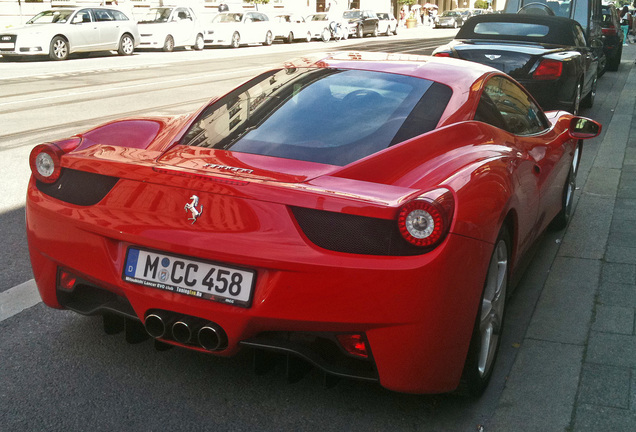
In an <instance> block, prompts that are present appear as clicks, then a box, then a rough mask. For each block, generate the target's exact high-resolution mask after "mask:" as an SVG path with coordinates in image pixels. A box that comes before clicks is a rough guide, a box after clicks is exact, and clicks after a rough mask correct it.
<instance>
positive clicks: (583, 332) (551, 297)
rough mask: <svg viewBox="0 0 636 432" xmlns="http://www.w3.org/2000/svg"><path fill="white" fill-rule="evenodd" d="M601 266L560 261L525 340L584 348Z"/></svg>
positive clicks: (591, 262) (554, 265)
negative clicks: (574, 345) (582, 346)
mask: <svg viewBox="0 0 636 432" xmlns="http://www.w3.org/2000/svg"><path fill="white" fill-rule="evenodd" d="M600 266H601V265H600V262H599V261H597V260H588V259H581V258H566V257H557V258H556V259H555V261H554V264H553V265H552V268H551V269H550V275H549V276H548V280H547V281H546V284H545V286H544V288H543V292H542V293H541V297H540V298H539V302H538V304H537V307H536V309H535V312H534V315H533V316H532V320H531V321H530V326H529V328H528V332H527V333H526V337H528V338H533V339H541V340H548V341H552V342H563V343H571V344H580V345H582V344H584V343H585V340H586V339H587V332H588V326H589V323H590V322H591V319H592V311H593V308H594V297H595V295H596V289H597V287H598V280H599V274H600Z"/></svg>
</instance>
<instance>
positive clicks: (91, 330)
mask: <svg viewBox="0 0 636 432" xmlns="http://www.w3.org/2000/svg"><path fill="white" fill-rule="evenodd" d="M439 34H440V35H446V34H452V32H451V33H443V34H442V33H441V32H440V33H439ZM436 35H437V33H436ZM356 43H358V45H354V44H356ZM442 43H443V41H442V40H430V39H426V40H422V39H415V40H414V39H409V38H405V37H398V38H378V39H373V40H372V39H366V40H365V41H364V44H363V45H359V42H356V41H348V42H347V43H346V45H349V46H351V45H354V46H353V47H352V48H354V49H364V50H374V51H390V52H408V53H411V54H428V53H430V52H431V51H432V49H433V48H434V47H436V46H438V45H440V44H442ZM344 45H345V44H342V45H340V46H339V45H336V44H335V43H332V44H322V43H319V42H313V43H310V44H304V43H303V44H294V45H277V46H274V47H250V48H245V49H240V50H205V51H204V52H203V53H199V52H191V51H183V52H177V53H166V54H164V53H141V54H138V55H135V56H132V57H130V58H121V57H116V56H111V55H105V56H91V57H89V58H86V59H76V60H72V61H68V62H63V63H54V62H48V61H30V60H28V61H17V62H15V61H6V60H0V95H2V96H0V125H1V126H0V155H1V156H2V165H1V168H0V169H1V172H0V175H1V178H2V179H3V180H2V186H3V187H2V193H1V194H0V227H1V228H0V229H1V230H2V239H3V240H2V244H3V247H2V248H0V259H2V262H3V263H4V265H2V266H0V274H1V275H2V277H1V278H0V293H2V292H3V291H7V290H10V289H11V288H13V287H15V286H16V285H19V284H21V283H23V282H26V281H28V280H30V279H31V278H32V275H31V270H30V265H29V262H28V253H27V249H26V241H25V238H24V193H25V190H26V183H27V180H28V176H29V169H28V154H29V151H30V150H31V148H32V147H33V146H34V145H36V144H38V143H40V142H43V141H47V140H53V139H57V138H62V137H64V136H67V135H69V134H72V133H73V132H77V131H81V130H85V129H88V128H90V127H92V126H95V125H97V124H100V123H102V122H104V121H108V120H111V119H115V118H118V117H121V116H137V115H155V114H162V115H164V114H169V115H171V114H181V113H184V112H190V111H192V110H194V109H196V108H198V107H199V106H201V105H202V104H204V103H205V102H206V101H207V100H208V99H210V98H211V97H212V96H214V95H216V94H221V93H223V92H225V91H227V90H228V89H230V88H231V87H233V86H235V85H236V84H238V83H239V82H241V81H244V80H245V79H246V78H248V77H250V76H253V75H255V74H256V73H257V72H258V71H260V70H263V69H265V68H267V67H268V66H271V65H275V64H279V63H280V62H281V61H283V60H286V59H289V58H290V57H296V56H299V55H302V54H304V53H307V52H309V51H322V50H325V49H329V50H332V49H340V48H341V47H343V46H344ZM236 51H239V52H238V53H237V52H236ZM610 79H611V78H610ZM607 82H608V79H601V80H600V81H599V96H598V97H600V98H602V97H603V96H602V95H603V89H604V88H606V86H607V84H605V83H607ZM584 114H586V115H588V116H591V117H593V118H597V119H599V120H601V121H603V117H604V116H606V115H607V114H603V113H599V112H595V111H594V109H592V110H590V112H586V113H584ZM607 123H609V122H607ZM592 145H594V144H592ZM583 168H584V169H585V168H586V167H583ZM562 235H563V233H549V234H547V235H545V236H544V237H543V239H542V241H541V242H540V244H538V246H537V248H536V254H535V255H534V256H535V259H534V260H533V261H532V262H530V263H529V267H528V271H527V273H526V275H525V277H524V279H523V280H522V282H521V283H520V285H519V286H518V287H517V289H516V291H515V293H514V294H513V296H512V298H511V300H510V304H509V306H508V307H509V309H508V312H507V314H508V318H507V320H508V322H507V325H506V331H505V334H504V338H503V341H502V349H501V353H500V358H499V360H498V364H497V367H496V370H495V373H494V376H493V380H492V382H491V385H490V387H489V388H488V390H487V392H486V393H485V394H484V395H483V396H482V398H481V399H479V400H471V399H468V398H464V397H460V396H456V395H438V396H413V395H403V394H397V393H393V392H389V391H386V390H384V389H382V388H381V387H379V386H377V385H374V384H367V383H361V382H356V381H343V382H341V383H339V384H338V385H337V386H336V387H334V388H331V389H324V388H323V387H322V385H321V381H322V377H321V375H320V374H319V373H317V372H313V373H311V374H309V376H307V377H306V378H305V379H303V380H302V381H300V382H298V383H295V384H287V383H286V382H285V377H284V374H283V372H282V371H280V370H276V371H274V372H272V373H270V374H268V375H265V376H256V375H254V374H253V373H252V367H251V357H250V356H249V354H248V353H247V352H246V353H242V354H241V355H239V356H237V357H234V358H231V359H226V358H217V357H214V356H210V355H205V354H201V353H196V352H190V351H186V350H181V349H172V350H169V351H166V352H155V350H154V349H153V344H152V343H151V342H149V341H148V342H144V343H141V344H137V345H128V344H126V342H125V341H124V338H123V337H122V336H121V335H119V336H107V335H105V334H104V333H103V332H102V330H101V320H100V319H99V318H92V317H88V318H87V317H83V316H79V315H76V314H74V313H71V312H67V311H57V310H52V309H49V308H47V307H45V306H44V305H43V304H41V303H39V304H37V305H35V306H33V307H31V308H29V309H27V310H25V311H23V312H21V313H19V314H17V315H14V316H12V317H10V318H9V319H6V320H4V321H0V347H1V349H0V425H1V426H0V427H1V428H2V429H3V430H11V431H21V430H47V431H56V430H65V431H66V430H86V429H91V430H94V431H98V430H109V431H110V430H124V429H126V430H133V429H136V430H215V431H217V430H223V431H226V430H236V431H247V430H250V431H262V430H264V431H269V430H276V431H287V430H289V431H297V430H310V431H311V430H322V431H342V430H351V431H357V430H360V431H369V430H371V431H376V430H377V431H381V430H409V431H410V430H421V431H475V430H479V428H480V425H482V424H483V423H484V422H485V421H487V419H488V418H490V417H491V415H492V413H493V412H494V409H495V407H496V405H497V403H498V401H499V398H500V396H501V392H502V390H503V387H504V385H505V381H506V376H507V374H508V372H509V371H510V369H511V367H512V364H513V362H514V359H515V356H516V350H517V347H518V342H519V341H520V340H521V339H522V338H523V335H524V333H525V330H526V328H527V326H528V322H529V319H530V317H531V314H532V312H533V309H534V305H535V304H536V302H537V299H538V296H539V294H540V290H541V287H542V286H543V281H544V280H545V278H546V277H547V274H548V272H549V270H550V265H551V263H552V260H553V257H554V255H555V250H556V245H557V243H558V241H559V240H560V238H561V236H562ZM0 306H1V305H0ZM423 367H425V366H424V365H423Z"/></svg>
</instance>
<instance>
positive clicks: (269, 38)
mask: <svg viewBox="0 0 636 432" xmlns="http://www.w3.org/2000/svg"><path fill="white" fill-rule="evenodd" d="M265 43H266V44H267V45H271V44H272V34H271V33H270V32H267V34H266V35H265Z"/></svg>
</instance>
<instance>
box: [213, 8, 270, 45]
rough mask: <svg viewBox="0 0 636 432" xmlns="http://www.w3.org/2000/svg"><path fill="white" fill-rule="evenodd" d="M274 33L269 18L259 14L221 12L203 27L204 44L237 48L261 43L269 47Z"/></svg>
mask: <svg viewBox="0 0 636 432" xmlns="http://www.w3.org/2000/svg"><path fill="white" fill-rule="evenodd" d="M273 40H274V31H273V26H272V22H271V21H270V20H269V17H268V16H267V15H265V14H264V13H261V12H222V13H219V14H217V15H215V16H214V18H212V21H211V22H210V23H209V24H206V25H205V44H206V45H217V46H218V45H220V46H229V47H232V48H238V47H239V46H241V45H245V44H253V43H261V44H263V45H271V44H272V41H273Z"/></svg>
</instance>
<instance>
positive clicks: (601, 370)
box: [577, 363, 631, 409]
mask: <svg viewBox="0 0 636 432" xmlns="http://www.w3.org/2000/svg"><path fill="white" fill-rule="evenodd" d="M630 379H631V369H630V368H626V367H616V366H606V365H599V364H590V363H585V364H584V365H583V369H582V371H581V383H580V387H579V397H578V401H577V404H580V403H585V404H593V405H602V406H608V407H615V408H623V409H629V404H630Z"/></svg>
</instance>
